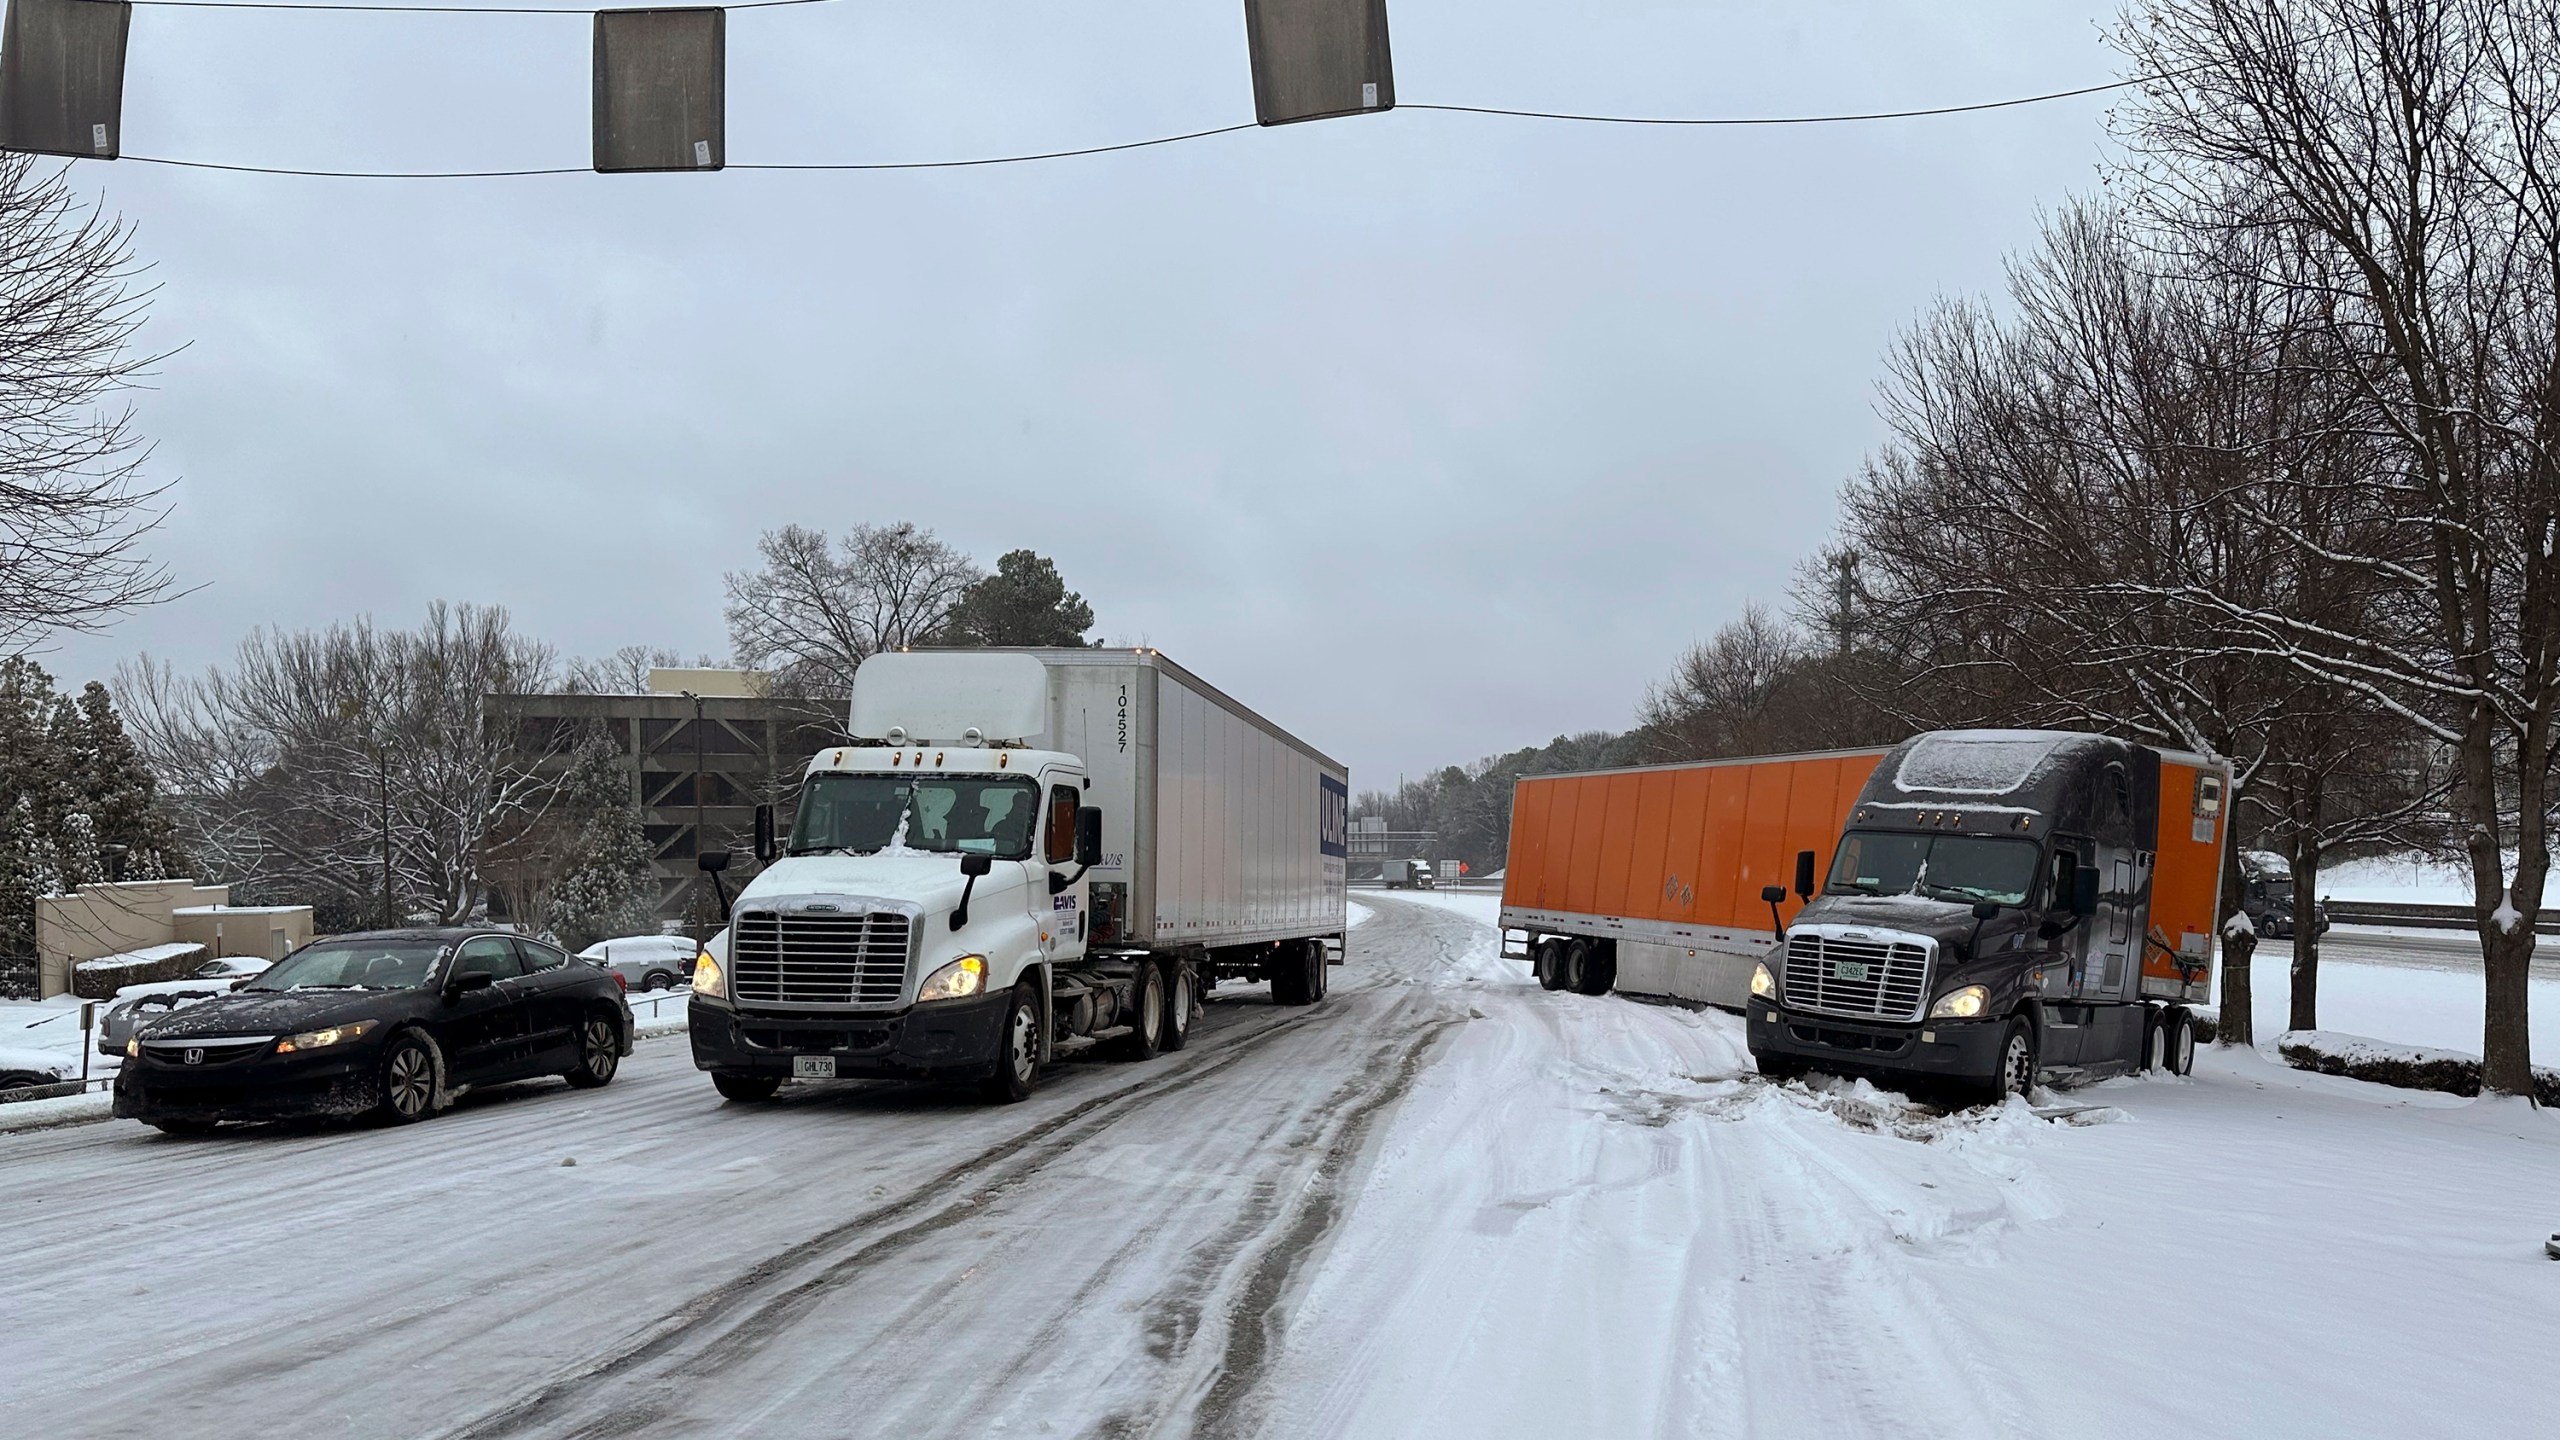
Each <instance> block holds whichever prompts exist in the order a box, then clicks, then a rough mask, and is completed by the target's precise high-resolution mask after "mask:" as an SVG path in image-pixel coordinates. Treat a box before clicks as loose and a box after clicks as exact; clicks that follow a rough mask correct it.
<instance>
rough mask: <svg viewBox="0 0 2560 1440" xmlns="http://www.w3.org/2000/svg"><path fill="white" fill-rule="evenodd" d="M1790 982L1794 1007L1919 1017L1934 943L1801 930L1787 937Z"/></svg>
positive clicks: (1881, 1017) (1879, 1016)
mask: <svg viewBox="0 0 2560 1440" xmlns="http://www.w3.org/2000/svg"><path fill="white" fill-rule="evenodd" d="M1844 972H1845V973H1844ZM1786 986H1787V988H1786V1003H1787V1005H1788V1007H1789V1008H1791V1009H1796V1010H1819V1011H1821V1012H1822V1013H1824V1014H1826V1015H1862V1016H1866V1017H1868V1018H1871V1019H1876V1020H1917V1019H1919V1018H1920V1006H1921V1003H1922V1002H1923V1001H1925V1000H1926V999H1927V998H1928V995H1929V947H1928V946H1926V945H1922V944H1918V943H1916V942H1913V941H1909V940H1846V939H1842V938H1841V937H1839V936H1837V935H1809V934H1806V933H1804V932H1802V931H1798V932H1797V933H1795V934H1793V935H1790V936H1788V937H1787V980H1786Z"/></svg>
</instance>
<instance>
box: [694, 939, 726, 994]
mask: <svg viewBox="0 0 2560 1440" xmlns="http://www.w3.org/2000/svg"><path fill="white" fill-rule="evenodd" d="M727 980H728V977H727V976H725V975H723V974H721V973H720V962H719V961H717V960H714V959H712V958H711V952H710V951H708V950H705V951H703V952H702V953H701V954H700V955H699V956H696V957H695V959H694V962H693V993H694V994H696V995H717V994H719V993H720V992H721V988H722V986H723V985H724V984H725V983H726V981H727Z"/></svg>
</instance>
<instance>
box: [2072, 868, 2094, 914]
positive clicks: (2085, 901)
mask: <svg viewBox="0 0 2560 1440" xmlns="http://www.w3.org/2000/svg"><path fill="white" fill-rule="evenodd" d="M2071 913H2072V914H2074V915H2077V916H2080V917H2081V918H2082V919H2087V918H2088V917H2089V916H2092V915H2095V914H2097V913H2098V867H2097V866H2095V865H2082V866H2078V867H2076V868H2074V869H2073V871H2072V872H2071Z"/></svg>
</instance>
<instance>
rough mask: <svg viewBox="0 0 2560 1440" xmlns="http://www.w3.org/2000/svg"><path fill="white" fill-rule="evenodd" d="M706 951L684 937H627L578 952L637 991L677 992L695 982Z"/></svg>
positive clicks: (604, 942)
mask: <svg viewBox="0 0 2560 1440" xmlns="http://www.w3.org/2000/svg"><path fill="white" fill-rule="evenodd" d="M701 955H702V947H701V946H700V945H697V944H695V943H694V942H693V941H692V940H691V939H689V938H687V937H685V936H682V935H625V936H623V937H621V938H620V939H616V940H599V941H597V942H596V943H594V944H593V945H590V946H588V947H587V948H586V949H584V950H581V951H579V952H578V958H579V959H581V960H589V961H593V962H594V963H596V964H598V965H602V966H604V967H605V968H606V969H608V970H611V971H613V972H614V973H615V974H617V975H620V976H621V977H622V979H623V983H624V984H626V985H629V986H630V987H631V988H632V989H634V990H673V989H676V988H677V987H679V986H681V985H684V984H686V983H687V982H689V981H691V980H692V979H693V962H694V961H695V960H697V959H699V958H701Z"/></svg>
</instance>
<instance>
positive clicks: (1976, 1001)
mask: <svg viewBox="0 0 2560 1440" xmlns="http://www.w3.org/2000/svg"><path fill="white" fill-rule="evenodd" d="M1990 1006H1991V991H1990V989H1989V988H1988V987H1985V986H1981V985H1967V986H1966V987H1964V988H1963V989H1961V990H1950V991H1948V992H1947V993H1946V994H1944V995H1941V996H1939V997H1938V1003H1937V1004H1935V1005H1932V1006H1930V1007H1929V1018H1930V1019H1932V1020H1970V1019H1972V1018H1973V1017H1975V1016H1976V1015H1979V1014H1981V1013H1982V1012H1983V1011H1984V1010H1987V1009H1989V1008H1990Z"/></svg>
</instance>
